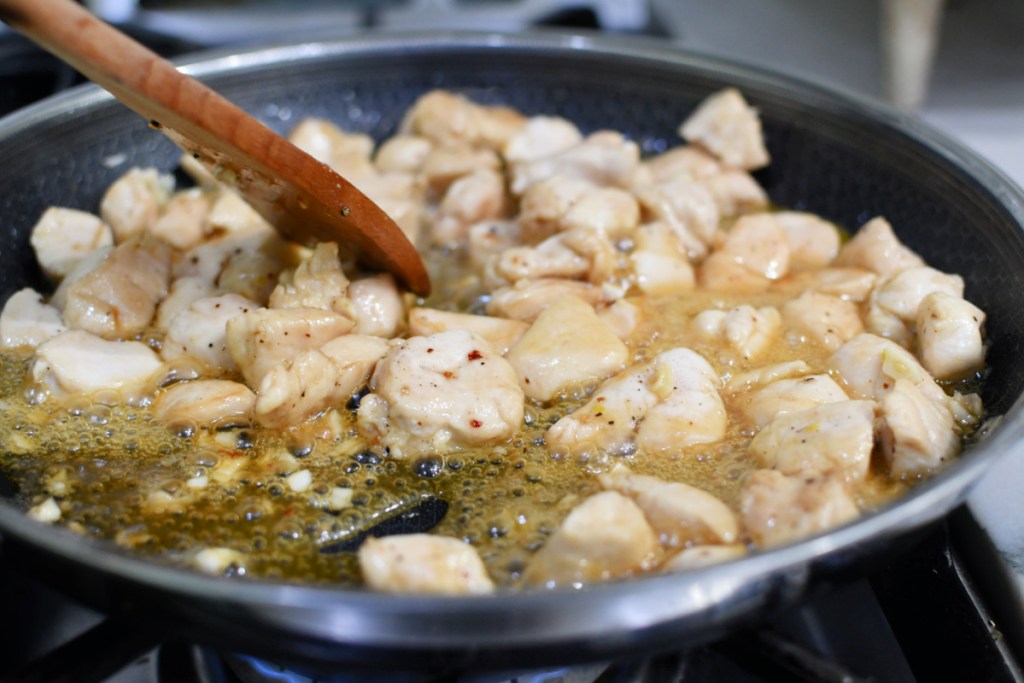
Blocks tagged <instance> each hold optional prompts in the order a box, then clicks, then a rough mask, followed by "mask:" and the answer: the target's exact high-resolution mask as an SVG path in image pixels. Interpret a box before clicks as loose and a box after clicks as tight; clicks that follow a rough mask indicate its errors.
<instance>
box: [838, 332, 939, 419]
mask: <svg viewBox="0 0 1024 683" xmlns="http://www.w3.org/2000/svg"><path fill="white" fill-rule="evenodd" d="M828 366H829V368H830V370H831V371H832V372H833V373H834V374H837V375H838V376H839V377H840V378H841V379H842V381H843V383H844V384H845V386H846V388H847V389H849V391H850V392H851V393H852V394H853V395H854V396H856V397H861V398H869V399H873V400H875V401H882V399H884V398H885V395H886V394H887V393H889V392H890V391H892V388H893V386H894V384H895V382H896V380H897V379H905V380H907V381H909V382H910V383H911V384H913V385H914V386H916V387H917V388H918V389H919V390H920V391H921V392H923V393H924V395H925V396H927V397H928V398H929V400H931V401H932V402H934V403H936V404H939V405H943V406H945V405H946V403H947V402H948V400H949V397H948V396H947V395H946V392H944V391H943V390H942V388H941V387H939V385H938V384H936V383H935V380H934V379H932V376H931V375H929V374H928V371H927V370H925V369H924V367H923V366H922V365H921V364H920V363H919V362H918V361H917V359H916V358H914V356H913V354H911V353H910V352H909V351H907V350H906V349H904V348H903V347H902V346H900V345H898V344H896V343H895V342H892V341H890V340H888V339H883V338H882V337H878V336H875V335H873V334H867V333H864V334H859V335H857V336H856V337H854V338H853V339H851V340H850V341H848V342H846V343H845V344H843V345H842V346H841V347H839V349H838V350H837V351H836V352H835V353H833V354H832V355H831V356H830V357H829V359H828Z"/></svg>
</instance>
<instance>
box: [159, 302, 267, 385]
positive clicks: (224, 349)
mask: <svg viewBox="0 0 1024 683" xmlns="http://www.w3.org/2000/svg"><path fill="white" fill-rule="evenodd" d="M256 310H260V305H259V304H257V303H256V302H255V301H250V300H249V299H246V298H244V297H240V296H238V295H237V294H224V295H221V296H214V297H209V298H205V299H198V300H196V301H193V302H192V303H191V304H190V305H189V307H188V308H186V309H185V310H183V311H181V312H180V313H178V314H177V315H176V316H174V318H173V319H172V320H171V322H170V324H168V326H167V335H166V336H165V337H164V342H163V347H162V348H161V349H160V355H161V356H163V359H164V360H166V361H171V360H173V359H175V358H179V357H181V356H189V357H191V358H195V359H196V360H198V361H200V362H202V364H203V365H204V366H205V367H206V369H207V371H208V372H209V373H211V374H214V375H222V374H227V373H230V372H234V371H235V370H237V369H238V366H237V364H236V363H235V360H234V358H233V357H232V355H231V352H230V351H229V350H228V342H227V332H226V330H227V323H228V321H229V320H230V319H231V318H234V317H235V316H236V315H242V314H244V313H248V312H250V311H256Z"/></svg>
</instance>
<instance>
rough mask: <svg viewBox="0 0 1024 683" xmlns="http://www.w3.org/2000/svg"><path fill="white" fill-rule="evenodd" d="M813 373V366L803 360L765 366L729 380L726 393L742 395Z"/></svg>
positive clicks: (736, 375) (738, 374) (739, 374)
mask: <svg viewBox="0 0 1024 683" xmlns="http://www.w3.org/2000/svg"><path fill="white" fill-rule="evenodd" d="M811 372H812V370H811V366H810V365H808V364H807V363H805V362H804V361H802V360H794V361H787V362H785V363H775V364H773V365H763V366H761V367H758V368H754V369H752V370H747V371H746V372H740V373H737V374H735V375H733V376H732V377H730V378H729V379H728V381H727V382H726V383H725V392H726V393H727V394H730V395H736V394H741V393H743V392H747V391H753V390H754V389H758V388H760V387H765V386H768V385H769V384H771V383H772V382H777V381H779V380H780V379H792V378H794V377H805V376H807V375H810V374H811Z"/></svg>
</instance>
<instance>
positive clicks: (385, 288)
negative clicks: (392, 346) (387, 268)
mask: <svg viewBox="0 0 1024 683" xmlns="http://www.w3.org/2000/svg"><path fill="white" fill-rule="evenodd" d="M348 299H349V301H350V302H351V305H350V308H349V310H350V312H351V313H352V314H353V315H354V316H355V323H356V326H355V328H353V330H352V333H353V334H370V335H373V336H375V337H385V338H388V339H390V338H391V337H394V336H397V335H398V333H399V332H400V331H401V330H402V328H403V327H404V325H405V301H404V300H403V298H402V292H401V290H399V289H398V285H397V284H396V283H395V278H394V277H392V276H391V275H389V274H387V273H384V274H382V275H373V276H371V277H364V278H361V279H359V280H355V281H353V282H352V283H351V284H349V286H348Z"/></svg>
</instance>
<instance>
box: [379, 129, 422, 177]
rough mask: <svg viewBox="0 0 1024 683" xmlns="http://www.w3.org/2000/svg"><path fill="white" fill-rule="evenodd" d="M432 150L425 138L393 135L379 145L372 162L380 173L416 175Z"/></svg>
mask: <svg viewBox="0 0 1024 683" xmlns="http://www.w3.org/2000/svg"><path fill="white" fill-rule="evenodd" d="M433 148H434V143H432V142H431V141H430V140H428V139H427V138H423V137H419V136H418V135H395V136H393V137H390V138H388V139H387V140H385V141H384V142H382V143H381V144H380V147H378V148H377V154H376V155H375V156H374V160H373V162H374V165H376V167H377V170H378V171H380V172H382V173H389V172H393V171H397V172H399V173H417V172H419V170H420V169H421V168H423V164H424V162H425V161H426V160H427V156H428V155H429V154H430V150H432V149H433Z"/></svg>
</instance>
